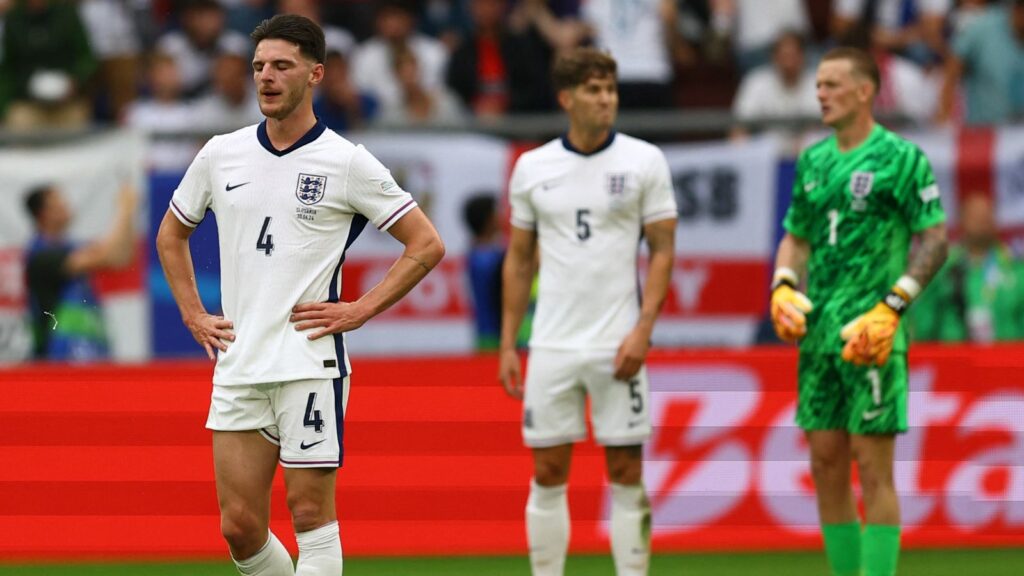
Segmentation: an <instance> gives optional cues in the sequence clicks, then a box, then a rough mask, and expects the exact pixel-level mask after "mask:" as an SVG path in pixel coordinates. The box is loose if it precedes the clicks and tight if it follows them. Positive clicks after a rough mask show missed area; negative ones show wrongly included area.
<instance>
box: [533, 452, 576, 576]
mask: <svg viewBox="0 0 1024 576" xmlns="http://www.w3.org/2000/svg"><path fill="white" fill-rule="evenodd" d="M571 460H572V444H563V445H560V446H549V447H546V448H534V449H533V480H531V481H530V495H529V497H528V498H527V500H526V538H527V541H528V543H529V546H530V567H531V569H532V573H533V574H534V576H561V574H562V573H563V572H564V570H565V556H566V553H567V552H568V550H569V535H570V533H571V530H570V526H571V524H570V521H569V499H568V495H567V488H568V486H567V482H568V480H569V464H570V462H571Z"/></svg>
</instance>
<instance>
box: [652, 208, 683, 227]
mask: <svg viewBox="0 0 1024 576" xmlns="http://www.w3.org/2000/svg"><path fill="white" fill-rule="evenodd" d="M678 217H679V212H677V211H676V209H675V208H670V209H666V210H659V211H657V212H654V213H652V214H650V215H648V216H644V224H650V223H651V222H659V221H661V220H671V219H674V218H678Z"/></svg>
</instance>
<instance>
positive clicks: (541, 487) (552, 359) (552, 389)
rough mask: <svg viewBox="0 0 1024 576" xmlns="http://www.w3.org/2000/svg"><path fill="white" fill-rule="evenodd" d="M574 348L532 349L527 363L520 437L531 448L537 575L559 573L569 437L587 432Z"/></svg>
mask: <svg viewBox="0 0 1024 576" xmlns="http://www.w3.org/2000/svg"><path fill="white" fill-rule="evenodd" d="M579 366H580V356H579V354H578V353H575V352H560V351H559V352H556V351H550V350H537V349H534V350H532V351H531V352H530V357H529V361H528V364H527V369H526V386H525V394H524V398H523V441H524V443H525V444H526V445H527V446H528V447H530V448H531V449H532V450H533V463H534V474H533V480H531V482H530V496H529V498H528V499H527V501H526V536H527V540H528V542H529V546H530V566H531V568H532V570H533V574H534V575H535V576H561V574H562V572H563V571H564V569H565V556H566V552H567V551H568V548H569V534H570V522H569V501H568V498H567V496H566V489H567V486H566V483H567V482H568V479H569V465H570V463H571V460H572V443H573V442H575V441H577V440H581V439H583V438H585V437H586V433H587V430H586V421H585V416H584V406H585V403H586V398H585V396H584V393H583V389H582V387H581V386H580V385H579V381H578V377H577V374H578V371H579Z"/></svg>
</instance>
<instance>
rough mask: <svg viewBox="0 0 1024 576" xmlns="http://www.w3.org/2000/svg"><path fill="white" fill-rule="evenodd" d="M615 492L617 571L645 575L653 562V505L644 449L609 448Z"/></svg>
mask: <svg viewBox="0 0 1024 576" xmlns="http://www.w3.org/2000/svg"><path fill="white" fill-rule="evenodd" d="M605 461H606V464H607V467H608V480H609V482H610V483H611V489H612V512H611V521H610V524H611V541H612V556H613V557H614V559H615V572H616V574H618V575H619V576H644V575H646V574H647V570H648V567H649V565H650V559H651V504H650V502H649V501H648V500H647V491H646V490H645V489H644V485H643V482H642V469H643V447H642V446H640V445H634V446H606V447H605Z"/></svg>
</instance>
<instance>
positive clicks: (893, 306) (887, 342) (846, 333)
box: [839, 276, 920, 366]
mask: <svg viewBox="0 0 1024 576" xmlns="http://www.w3.org/2000/svg"><path fill="white" fill-rule="evenodd" d="M918 292H920V287H919V284H918V283H917V282H916V281H915V280H914V279H913V278H910V277H909V276H904V277H902V278H900V279H899V281H898V282H897V283H896V285H895V286H893V288H892V290H890V291H889V294H887V295H886V297H885V298H884V299H883V300H882V301H881V302H879V303H878V304H875V307H874V308H872V309H871V310H868V311H867V312H866V313H864V314H861V315H860V316H858V317H856V318H854V319H853V320H851V321H850V322H848V323H847V324H846V326H843V329H842V330H841V331H840V332H839V335H840V336H841V337H842V339H843V340H844V341H846V345H844V346H843V360H845V361H847V362H851V363H853V364H856V365H858V366H866V365H870V364H875V365H878V366H884V365H885V363H886V362H888V361H889V355H890V354H892V346H893V342H894V341H895V338H896V329H897V328H898V327H899V323H900V316H902V315H903V312H904V311H905V310H906V309H907V307H908V306H910V302H911V300H913V297H914V296H916V295H917V293H918Z"/></svg>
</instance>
